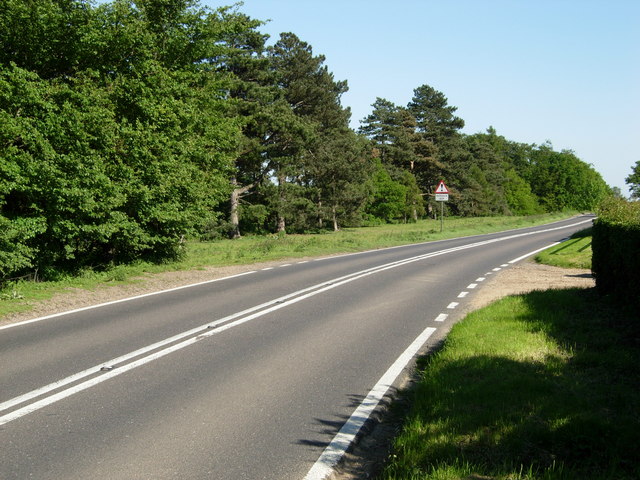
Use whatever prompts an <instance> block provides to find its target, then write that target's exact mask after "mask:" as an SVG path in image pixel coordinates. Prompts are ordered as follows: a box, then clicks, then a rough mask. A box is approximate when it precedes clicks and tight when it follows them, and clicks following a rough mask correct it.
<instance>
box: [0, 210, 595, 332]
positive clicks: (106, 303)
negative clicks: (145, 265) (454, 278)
mask: <svg viewBox="0 0 640 480" xmlns="http://www.w3.org/2000/svg"><path fill="white" fill-rule="evenodd" d="M562 221H564V220H558V221H557V222H553V223H560V222H562ZM592 221H593V219H592V218H590V219H588V220H582V221H580V222H577V223H572V224H569V225H565V226H562V227H555V228H549V229H545V230H539V231H535V232H526V233H521V234H516V235H509V236H507V237H501V238H499V239H493V240H490V241H487V243H492V242H493V241H500V240H508V239H511V238H514V237H519V236H526V235H533V234H537V233H545V232H550V231H554V230H562V229H564V228H570V227H575V226H577V225H582V224H583V223H588V222H592ZM553 223H551V224H549V225H553ZM524 228H532V227H524ZM512 231H518V229H514V230H506V231H505V232H512ZM505 232H494V233H505ZM482 235H489V234H482ZM482 235H472V236H469V237H463V238H473V237H476V236H482ZM447 240H450V239H444V240H435V241H432V242H420V243H416V244H410V245H399V246H396V247H388V248H382V249H374V250H366V251H364V252H355V253H345V254H343V255H334V256H329V257H322V258H315V259H313V261H315V262H319V261H322V260H329V259H332V258H338V257H346V256H350V255H362V254H364V253H369V252H375V251H380V250H391V249H396V248H402V247H407V246H411V245H425V244H427V243H439V242H445V241H447ZM484 243H485V242H478V244H484ZM470 245H473V246H476V244H470ZM552 246H553V245H552ZM545 248H549V247H545ZM452 250H453V249H452ZM543 250H544V249H543ZM533 253H537V251H536V252H532V253H529V254H527V255H525V256H523V257H520V258H517V259H515V260H512V261H511V262H509V263H515V262H517V261H519V260H521V259H522V258H526V257H527V256H529V255H533ZM264 270H268V268H265V269H264ZM256 272H257V270H251V271H248V272H243V273H239V274H237V275H231V276H228V277H222V278H215V279H212V280H205V281H204V282H197V283H192V284H189V285H182V286H179V287H175V288H169V289H166V290H159V291H157V292H150V293H144V294H142V295H136V296H133V297H127V298H121V299H119V300H113V301H110V302H104V303H99V304H97V305H89V306H87V307H82V308H77V309H74V310H68V311H65V312H59V313H54V314H52V315H46V316H43V317H38V318H32V319H30V320H24V321H22V322H17V323H10V324H7V325H2V326H0V330H4V329H7V328H13V327H18V326H21V325H26V324H29V323H34V322H40V321H42V320H49V319H51V318H56V317H61V316H63V315H69V314H73V313H78V312H84V311H87V310H93V309H95V308H100V307H106V306H108V305H115V304H118V303H123V302H128V301H131V300H137V299H139V298H144V297H150V296H153V295H160V294H163V293H169V292H174V291H177V290H182V289H186V288H191V287H197V286H199V285H206V284H208V283H214V282H220V281H223V280H228V279H231V278H236V277H241V276H244V275H250V274H252V273H256Z"/></svg>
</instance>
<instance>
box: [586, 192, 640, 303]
mask: <svg viewBox="0 0 640 480" xmlns="http://www.w3.org/2000/svg"><path fill="white" fill-rule="evenodd" d="M592 248H593V267H592V269H593V273H594V276H595V277H596V287H597V288H598V290H599V291H600V292H601V293H603V294H613V295H615V296H616V297H617V298H619V299H620V300H621V301H622V302H624V303H628V304H631V305H635V306H640V287H639V285H640V257H639V256H638V255H637V252H639V251H640V203H639V202H629V201H626V200H624V199H619V198H608V199H606V200H605V201H604V202H602V204H601V205H600V207H599V209H598V218H597V219H596V221H595V223H594V226H593V246H592Z"/></svg>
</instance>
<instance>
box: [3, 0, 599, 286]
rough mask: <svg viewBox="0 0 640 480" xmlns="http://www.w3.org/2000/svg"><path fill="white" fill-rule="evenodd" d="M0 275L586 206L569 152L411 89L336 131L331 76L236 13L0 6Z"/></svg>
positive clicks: (151, 1)
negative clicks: (439, 200)
mask: <svg viewBox="0 0 640 480" xmlns="http://www.w3.org/2000/svg"><path fill="white" fill-rule="evenodd" d="M2 4H3V8H2V9H0V280H1V279H6V278H10V277H14V276H17V275H21V274H24V273H25V272H33V271H38V272H39V274H40V275H41V276H45V277H52V276H55V275H56V273H57V272H61V271H73V270H78V269H82V268H105V267H107V266H109V265H113V264H118V263H123V262H130V261H134V260H138V259H143V260H150V261H166V260H171V259H175V258H177V257H179V256H180V255H181V254H182V252H183V251H184V246H185V239H187V238H194V237H195V238H215V237H220V236H230V237H238V236H240V235H241V234H263V233H269V232H293V233H298V232H310V231H322V230H338V229H339V228H341V227H344V226H358V225H370V224H375V223H382V222H399V221H415V220H417V219H419V218H424V217H425V216H428V215H429V214H430V212H431V211H432V210H433V202H432V200H431V199H430V196H429V195H430V194H431V193H432V192H433V190H434V188H435V185H436V184H437V183H438V181H439V180H445V181H446V182H447V185H448V186H449V187H450V190H451V193H452V195H451V201H450V202H448V203H447V208H448V209H449V210H450V212H451V213H452V214H455V215H466V216H469V215H476V216H479V215H494V214H505V215H509V214H518V215H528V214H536V213H541V212H545V211H556V210H562V209H580V210H589V209H592V208H593V207H594V206H595V205H596V204H597V202H598V201H599V200H600V199H601V198H603V197H604V196H606V195H609V194H610V189H609V187H608V186H607V185H606V184H605V182H604V181H603V180H602V178H601V176H600V175H599V174H598V173H597V172H596V171H595V170H594V169H593V168H592V167H591V166H589V165H587V164H586V163H584V162H582V161H581V160H580V159H578V158H577V157H576V156H575V155H574V154H573V153H572V152H570V151H561V152H556V151H554V150H553V148H552V146H551V145H549V144H542V145H540V146H537V145H527V144H521V143H517V142H513V141H510V140H507V139H505V138H504V137H502V136H500V135H498V134H497V132H496V131H495V130H494V129H493V128H489V129H488V130H487V131H486V133H478V134H474V135H465V134H463V133H461V129H462V128H463V127H464V121H463V120H462V119H461V118H459V117H457V116H456V115H455V112H456V107H453V106H451V105H448V101H447V98H446V97H445V95H444V94H443V93H442V92H439V91H437V90H435V89H433V88H432V87H430V86H429V85H426V84H425V85H422V86H418V87H417V88H416V89H415V91H414V95H413V98H412V100H411V102H410V103H409V104H408V105H406V106H398V105H394V104H393V103H391V102H389V101H387V100H385V99H382V98H378V99H376V100H375V102H374V103H373V105H372V112H371V114H370V115H369V116H367V117H366V118H365V119H363V120H362V121H361V127H360V128H359V129H358V130H357V131H354V129H352V128H350V123H349V122H350V116H351V113H350V111H349V109H348V108H346V107H344V106H343V105H342V104H341V96H342V95H343V94H344V93H345V92H346V91H347V89H348V86H347V82H346V81H343V80H336V79H335V78H334V76H333V74H332V73H331V72H330V71H329V69H328V67H327V65H326V64H325V57H324V56H322V55H318V54H315V53H314V52H313V49H312V47H311V45H309V44H308V43H306V42H304V41H303V40H301V39H300V38H298V37H297V36H296V35H295V34H293V33H282V34H281V35H280V37H279V39H277V40H276V41H274V42H273V43H272V44H269V37H268V35H266V34H264V33H262V32H261V31H260V28H261V26H262V25H263V22H261V21H260V20H258V19H253V18H250V17H249V16H248V15H246V14H244V13H243V12H242V11H241V6H232V7H220V8H218V9H208V8H204V7H202V6H200V5H199V4H198V3H197V2H196V1H192V0H113V1H111V2H109V3H104V4H100V5H95V4H94V3H92V2H91V1H90V0H32V1H28V2H25V1H24V0H2Z"/></svg>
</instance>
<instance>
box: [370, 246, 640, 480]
mask: <svg viewBox="0 0 640 480" xmlns="http://www.w3.org/2000/svg"><path fill="white" fill-rule="evenodd" d="M588 239H589V237H580V238H578V239H577V240H579V241H574V240H576V238H574V239H571V240H569V241H568V242H566V243H564V244H562V245H561V246H560V247H555V248H554V249H552V250H551V251H547V252H544V253H543V254H541V255H540V259H539V260H544V259H546V258H549V257H553V258H554V262H556V263H561V264H565V263H564V262H565V261H567V260H566V259H568V261H569V262H570V263H571V264H574V263H576V259H577V258H578V257H580V256H589V255H588V254H587V253H585V252H586V251H587V248H585V245H586V244H587V243H588ZM583 241H585V242H587V243H582V242H583ZM558 257H566V259H565V260H557V259H558ZM577 263H580V261H578V262H577ZM580 264H581V263H580ZM639 334H640V329H639V327H638V318H637V313H635V312H631V311H626V312H625V311H621V310H620V309H619V307H618V306H617V305H614V304H612V303H610V302H609V300H608V299H606V298H602V297H600V296H598V295H597V293H596V292H595V290H594V289H570V290H549V291H545V292H533V293H529V294H526V295H517V296H512V297H508V298H505V299H503V300H500V301H498V302H496V303H494V304H492V305H490V306H488V307H486V308H484V309H482V310H478V311H476V312H473V313H472V314H470V315H469V316H467V317H466V318H465V319H464V320H463V321H461V322H459V323H458V324H457V325H455V326H454V327H453V329H452V330H451V332H450V334H449V335H448V337H447V340H446V342H445V344H444V346H443V348H442V349H441V350H440V351H439V352H438V353H436V354H434V355H432V356H430V357H428V358H425V359H422V360H421V363H420V369H421V375H420V377H421V378H420V381H419V383H418V385H417V386H416V387H415V389H414V390H412V391H411V392H409V393H408V394H407V395H408V397H409V404H410V407H409V411H408V412H407V416H406V421H405V424H404V427H403V429H402V432H401V434H400V435H399V436H398V437H397V438H396V440H395V444H394V453H393V455H392V456H391V458H390V459H389V462H388V464H387V466H386V468H385V470H384V472H382V474H381V475H380V477H379V478H381V479H385V480H392V479H393V480H398V479H433V480H436V479H437V480H453V479H465V480H471V479H476V480H480V479H484V480H488V479H500V480H507V479H509V480H521V479H527V480H529V479H547V480H556V479H558V480H560V479H563V480H564V479H612V480H613V479H616V480H622V479H636V478H640V463H639V462H638V453H637V445H638V443H639V441H640V415H638V412H639V411H640V374H639V372H638V368H637V365H638V364H639V362H640V338H639Z"/></svg>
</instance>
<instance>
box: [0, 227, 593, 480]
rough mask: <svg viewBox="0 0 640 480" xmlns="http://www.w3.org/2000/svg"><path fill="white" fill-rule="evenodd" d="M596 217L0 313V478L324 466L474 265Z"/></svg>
mask: <svg viewBox="0 0 640 480" xmlns="http://www.w3.org/2000/svg"><path fill="white" fill-rule="evenodd" d="M591 220H592V217H590V216H581V217H576V218H573V219H570V220H567V221H563V222H557V223H554V224H550V225H547V226H543V227H536V228H527V229H521V230H512V231H509V232H502V233H497V234H490V235H480V236H474V237H468V238H460V239H454V240H447V241H439V242H429V243H422V244H416V245H409V246H405V247H397V248H390V249H383V250H376V251H371V252H364V253H361V254H352V255H344V256H337V257H329V258H323V259H318V260H315V261H308V262H296V263H292V264H283V265H281V266H278V267H276V268H272V269H265V270H258V271H254V272H249V273H246V274H242V275H238V276H234V277H228V278H224V279H219V280H216V281H211V282H205V283H202V284H198V285H193V286H189V287H187V288H179V289H173V290H171V291H166V292H162V293H158V294H152V295H145V296H141V297H138V298H132V299H129V300H126V301H119V302H114V303H112V304H108V305H103V306H100V307H97V308H89V309H83V310H80V311H76V312H69V313H67V314H64V315H59V316H55V317H52V318H44V319H36V321H31V322H23V323H21V324H17V325H13V326H8V327H2V328H0V365H1V366H2V368H0V444H1V445H2V448H1V450H0V479H2V480H10V479H26V478H32V479H56V480H58V479H65V480H72V479H83V480H84V479H93V480H96V479H107V478H108V479H127V480H131V479H176V478H180V479H205V478H207V479H252V480H254V479H278V480H283V479H303V478H305V477H306V478H307V479H309V480H311V479H318V478H323V476H325V475H326V474H328V473H330V472H331V467H332V465H333V463H334V462H335V461H337V460H338V459H339V458H340V455H341V449H343V448H344V446H345V445H347V444H348V443H349V441H350V440H351V438H352V437H353V435H354V434H355V433H356V432H357V430H358V428H359V427H360V426H361V424H362V423H363V422H364V421H366V418H367V415H368V414H369V412H370V410H371V409H373V408H374V407H375V406H376V404H377V402H378V401H379V399H380V398H381V397H382V396H383V395H385V394H388V393H389V392H392V391H393V388H394V386H395V385H396V384H397V382H398V378H399V377H398V375H399V374H401V372H403V371H404V372H406V370H407V368H409V367H410V365H411V362H410V359H411V358H413V357H414V354H415V353H424V352H426V351H428V350H429V348H431V347H432V346H433V345H435V344H436V343H437V342H439V341H440V340H442V338H444V336H445V335H446V332H447V331H448V330H449V328H450V326H451V325H452V324H453V323H454V322H455V321H457V320H459V319H460V318H461V317H462V316H463V314H464V313H465V305H466V303H467V302H468V299H469V298H471V297H472V296H473V294H474V292H475V291H477V290H478V289H480V288H483V281H484V279H486V278H488V277H489V276H490V275H493V274H495V272H497V271H499V269H501V268H508V267H509V265H512V264H513V263H515V262H517V261H520V260H521V258H520V257H522V256H523V255H528V254H530V253H531V252H533V251H535V250H538V249H540V248H542V247H546V246H548V245H550V244H552V243H554V242H557V241H560V240H562V239H564V238H566V237H568V236H569V235H570V234H571V233H573V232H575V231H577V230H581V229H583V228H586V227H588V226H589V225H590V222H591ZM465 292H466V293H465ZM407 362H409V366H407ZM400 377H402V375H400ZM345 422H346V423H345ZM339 432H340V434H339ZM338 434H339V435H338ZM328 445H330V447H329V448H328V449H327V446H328ZM323 452H324V453H323Z"/></svg>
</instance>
